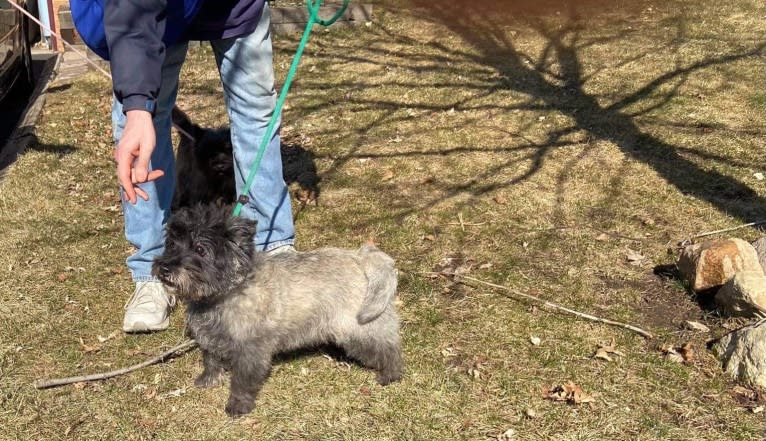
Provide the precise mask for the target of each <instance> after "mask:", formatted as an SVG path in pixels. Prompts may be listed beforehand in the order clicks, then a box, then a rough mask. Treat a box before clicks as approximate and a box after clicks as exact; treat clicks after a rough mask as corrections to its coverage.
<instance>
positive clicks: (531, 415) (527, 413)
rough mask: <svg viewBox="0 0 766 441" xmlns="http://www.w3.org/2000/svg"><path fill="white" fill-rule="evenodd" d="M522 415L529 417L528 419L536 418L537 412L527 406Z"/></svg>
mask: <svg viewBox="0 0 766 441" xmlns="http://www.w3.org/2000/svg"><path fill="white" fill-rule="evenodd" d="M524 415H525V416H526V417H527V418H529V419H530V420H532V419H535V418H537V412H535V410H534V409H532V408H529V407H528V408H527V410H525V411H524Z"/></svg>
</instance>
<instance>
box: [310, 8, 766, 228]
mask: <svg viewBox="0 0 766 441" xmlns="http://www.w3.org/2000/svg"><path fill="white" fill-rule="evenodd" d="M411 3H412V4H413V5H414V9H413V10H410V11H406V12H407V13H410V14H413V15H416V16H417V17H418V18H419V19H422V20H426V21H430V22H433V23H437V24H438V25H439V26H440V27H442V28H445V29H447V30H449V32H451V33H452V35H455V36H457V37H459V38H460V39H461V40H462V42H463V43H464V44H462V45H461V46H459V47H462V48H463V49H455V48H454V45H450V44H449V43H448V42H444V41H441V40H439V39H437V38H434V39H431V40H428V41H419V40H416V39H413V38H412V37H407V36H405V35H402V34H401V33H397V32H395V31H394V30H390V29H386V28H385V27H383V26H381V27H379V28H378V32H380V36H381V41H382V43H381V44H380V45H368V46H367V47H365V48H361V50H360V51H359V52H354V51H349V52H348V53H347V54H344V55H341V56H338V57H337V59H335V60H333V62H334V63H338V64H341V65H343V64H346V63H349V64H350V63H372V61H370V57H366V56H365V52H367V53H371V54H375V55H389V54H388V52H387V51H388V49H387V48H386V44H385V43H384V41H385V40H389V41H391V42H395V43H396V44H399V45H412V46H423V45H426V46H427V47H428V48H430V49H433V51H430V53H427V54H425V53H424V54H423V55H422V56H421V55H418V54H415V55H414V56H413V55H411V54H408V55H407V57H406V58H405V57H397V58H395V61H392V63H394V62H396V61H401V62H403V65H400V66H398V68H400V69H403V70H404V71H405V73H407V74H411V75H417V74H419V73H423V72H429V71H436V70H444V71H449V70H450V69H454V68H453V67H451V63H450V62H451V61H454V60H463V61H468V62H470V63H471V66H472V67H469V68H468V70H467V71H466V70H463V71H461V72H459V74H460V75H461V76H462V77H463V78H465V79H466V81H465V82H464V83H462V84H459V85H457V84H449V83H447V82H445V83H439V84H436V83H434V84H430V85H429V86H430V87H434V88H450V87H454V88H458V87H460V88H464V89H471V90H473V91H474V92H475V95H473V96H471V97H469V98H464V99H459V98H456V99H455V100H454V102H453V103H451V104H450V105H447V106H444V105H431V104H429V103H427V102H420V103H415V104H412V103H404V102H403V101H402V100H398V99H397V97H392V98H390V99H378V100H374V99H362V98H355V97H354V92H353V91H354V90H357V89H362V88H364V87H366V83H365V80H364V79H360V80H358V82H353V83H348V84H344V87H345V88H346V89H347V90H349V91H350V92H349V93H348V94H347V99H345V100H343V101H342V102H343V103H344V105H345V106H347V107H351V108H352V109H353V110H367V109H375V110H376V111H377V116H376V117H375V118H371V120H370V121H369V122H368V123H367V124H366V125H364V126H363V127H361V128H358V129H357V130H356V134H357V135H358V140H357V142H356V144H355V146H354V147H353V148H352V149H351V150H350V151H348V152H347V153H346V154H345V155H343V156H342V157H335V158H333V159H334V161H333V166H332V167H331V168H330V170H328V171H327V172H326V175H327V176H329V175H332V174H333V173H334V172H335V171H336V170H338V169H339V167H341V166H343V164H345V163H346V162H347V161H348V160H350V159H352V158H355V157H360V156H365V155H363V154H360V153H358V152H359V150H360V147H361V146H362V145H364V144H365V142H366V141H367V140H368V135H367V133H368V132H370V131H371V130H372V129H373V128H375V127H379V126H382V125H390V126H395V125H396V124H398V123H399V122H403V121H406V120H408V119H409V117H407V116H402V115H401V114H402V112H400V110H402V109H405V108H406V109H416V110H421V111H447V110H449V109H450V107H451V108H453V109H457V110H461V109H465V110H489V111H492V112H509V111H514V110H516V111H518V110H520V111H536V110H542V111H549V112H558V113H560V114H561V115H564V116H566V117H568V118H569V120H570V121H572V124H571V126H568V127H565V128H556V129H554V130H552V131H550V132H549V133H548V135H547V139H546V140H545V141H544V142H539V141H538V142H534V141H531V140H530V141H529V142H528V143H526V144H524V145H521V146H513V147H508V146H499V147H497V146H496V147H494V148H491V149H490V150H493V149H494V150H503V149H506V150H516V151H525V150H526V151H527V154H525V155H524V156H522V157H514V158H510V159H508V160H507V161H502V160H501V161H498V163H496V164H493V165H492V166H491V167H488V168H487V170H485V171H484V172H483V173H480V174H478V175H477V176H475V178H473V179H470V180H468V181H466V182H462V183H458V184H452V185H451V186H448V187H447V188H446V190H447V195H448V196H447V197H450V195H457V194H459V193H462V192H469V193H471V194H473V195H481V194H485V193H487V192H491V191H494V190H496V189H498V188H503V187H509V186H512V185H514V184H516V183H518V182H521V181H524V180H526V179H529V178H530V177H531V176H533V175H534V174H535V173H537V172H538V171H539V170H540V169H541V167H542V166H543V164H544V163H545V161H546V158H547V157H548V156H549V155H550V153H551V152H553V151H554V150H556V149H558V148H562V147H566V146H569V145H572V143H571V141H568V138H567V137H569V136H571V135H572V134H574V133H577V132H585V133H587V137H588V138H589V139H590V141H607V142H609V143H612V144H613V145H615V146H617V147H618V148H619V149H620V150H621V151H622V152H623V153H624V154H625V155H626V157H627V158H628V159H632V160H636V161H640V162H641V163H644V164H647V165H649V166H650V167H651V168H652V169H653V170H654V171H655V172H656V173H657V174H658V175H659V176H660V177H662V178H663V179H664V180H665V181H666V182H667V183H668V184H669V185H671V186H673V187H675V188H676V189H677V190H678V191H680V192H681V193H683V194H685V195H689V196H692V197H694V198H697V199H699V200H701V201H705V202H707V203H709V204H711V205H712V206H713V207H715V208H716V209H718V210H719V211H721V212H725V213H727V214H729V215H732V216H734V217H736V218H738V219H740V220H743V221H745V220H752V219H753V218H755V217H762V216H764V215H766V200H764V198H763V197H761V196H759V195H758V194H757V193H756V192H755V191H754V190H753V189H752V188H750V187H749V186H748V185H746V184H744V183H742V182H740V181H738V180H737V179H735V178H733V177H731V176H729V175H726V174H724V173H722V172H720V171H718V170H716V169H715V168H714V167H708V166H706V165H700V164H698V163H695V162H694V161H693V160H691V159H689V157H690V156H696V157H697V158H698V159H701V160H705V161H713V162H715V163H718V164H724V165H727V164H728V165H735V166H742V165H744V164H742V163H740V162H738V161H736V160H733V159H729V158H727V157H723V156H720V155H715V154H711V153H704V152H700V151H697V150H693V149H690V148H689V147H688V146H683V145H673V144H671V143H669V142H668V141H665V140H662V139H659V138H658V137H657V136H655V135H652V134H650V133H648V132H647V131H646V130H642V127H641V126H640V125H639V123H638V122H637V121H636V119H637V118H639V117H641V116H643V115H647V114H648V113H649V112H651V111H653V110H656V109H659V108H661V107H663V106H665V105H667V104H668V103H669V102H670V101H671V100H673V99H674V98H676V97H677V96H678V95H679V90H680V89H681V88H682V87H683V86H684V85H685V84H686V82H687V81H688V79H689V77H690V76H691V75H692V74H694V73H695V72H698V71H700V70H702V69H706V68H710V67H715V66H723V65H727V64H730V63H733V62H735V61H737V60H742V59H746V58H749V57H757V56H762V55H763V53H764V48H766V43H764V41H763V40H756V41H753V40H746V41H743V42H740V43H741V44H738V45H737V46H738V47H739V48H735V49H730V50H728V51H726V52H724V53H721V51H717V52H716V53H715V54H714V55H712V54H711V55H709V56H707V57H705V58H704V59H700V60H697V61H694V62H686V63H684V62H681V61H677V62H676V65H675V66H670V68H669V69H668V70H667V71H665V72H664V73H661V74H660V75H658V76H656V77H654V78H651V79H649V80H648V81H645V83H643V84H636V85H630V86H631V87H630V90H632V92H626V93H621V94H619V95H618V96H617V97H616V98H612V99H605V97H604V96H599V95H595V94H594V93H592V92H589V89H590V88H589V84H588V82H589V81H590V80H591V79H592V78H593V77H594V76H595V75H597V74H599V73H603V72H602V71H603V70H605V69H608V68H616V67H619V65H624V64H628V63H640V62H641V61H642V60H643V59H644V58H646V57H648V56H650V55H651V54H652V51H667V52H669V53H671V54H672V53H673V51H677V50H678V47H679V46H680V45H681V44H682V43H683V42H684V41H685V39H686V38H687V29H686V21H685V19H684V16H683V11H679V12H678V13H677V14H675V15H671V16H670V17H668V18H666V19H665V20H664V22H665V23H667V25H668V27H669V29H670V30H669V31H668V32H669V33H670V35H669V36H668V37H667V38H664V39H663V40H662V41H660V42H658V47H654V48H648V49H647V50H646V52H643V53H632V54H625V55H623V56H622V57H621V60H620V62H619V63H618V66H603V67H600V68H597V69H592V68H591V69H585V68H584V67H583V65H584V62H585V60H584V59H583V57H585V55H583V53H584V51H585V50H586V49H588V48H589V47H591V46H594V45H603V44H610V43H612V42H615V43H616V42H619V41H620V40H621V39H624V38H627V37H629V36H630V35H632V34H634V33H635V32H639V31H638V30H637V29H634V28H632V27H631V26H628V25H627V24H626V25H625V26H620V25H619V20H617V22H618V25H616V26H610V27H609V28H608V29H607V30H605V31H604V32H603V33H600V34H599V33H597V34H596V35H593V34H594V33H593V32H585V31H586V30H587V29H586V26H589V25H590V22H589V21H588V20H584V19H583V18H582V16H581V14H585V13H587V12H590V11H593V10H594V9H599V8H607V9H609V8H611V9H613V10H614V9H615V8H616V6H614V5H612V4H611V2H605V1H603V0H585V1H578V2H564V1H562V0H550V1H541V2H533V1H525V0H523V1H492V0H476V1H472V2H461V1H457V2H449V3H444V2H439V3H437V2H431V1H427V0H412V2H411ZM620 7H624V5H622V6H620ZM642 7H643V5H642V2H638V3H636V4H634V5H631V6H628V8H633V10H631V11H625V14H626V15H630V14H631V13H635V11H636V10H639V11H640V9H641V8H642ZM583 11H585V12H583ZM618 12H619V11H618ZM511 25H516V26H517V27H519V28H522V29H524V31H533V32H535V33H536V36H537V37H542V38H543V39H544V41H545V47H544V48H543V50H542V51H541V52H540V53H538V54H535V55H532V54H530V53H529V50H527V49H524V48H522V47H520V46H519V44H518V42H517V41H514V37H513V35H514V34H513V33H512V32H509V26H511ZM726 38H727V37H726V36H722V37H721V39H722V40H725V39H726ZM465 44H467V45H468V48H469V49H465ZM660 44H661V45H662V46H661V47H659V45H660ZM318 46H319V48H315V49H314V51H316V52H322V50H323V48H322V44H321V43H320V44H319V45H318ZM433 52H436V53H437V55H433ZM389 58H391V57H390V56H389ZM670 59H672V57H670ZM425 62H430V64H429V65H425V66H424V64H425ZM380 63H387V62H380ZM384 67H385V66H384ZM455 73H456V74H457V73H458V72H455ZM408 78H409V77H408V76H407V75H403V76H402V78H401V79H399V80H395V81H394V82H392V83H391V84H390V85H391V86H397V87H412V88H415V87H419V85H418V83H417V82H415V81H410V80H409V79H408ZM301 87H308V88H309V89H316V90H325V89H326V88H327V87H330V86H328V85H327V84H322V83H321V82H320V81H312V80H311V79H307V80H304V81H303V82H302V83H301ZM498 91H511V92H514V93H516V94H518V95H522V96H525V97H527V98H526V100H525V101H523V102H521V103H515V104H513V105H511V106H502V105H495V104H487V103H485V102H481V99H482V98H484V97H487V96H489V95H491V94H493V93H496V92H498ZM335 105H336V103H335V102H329V103H327V102H325V103H317V102H316V101H314V102H313V103H312V104H307V105H305V106H303V107H301V110H302V111H304V112H312V111H316V110H322V109H327V108H332V107H333V106H335ZM471 123H472V124H475V126H474V128H475V129H476V130H481V127H482V126H484V127H483V129H485V130H502V128H497V127H487V126H488V125H489V126H491V124H487V122H486V121H478V120H474V121H471ZM671 124H675V125H678V124H680V125H681V126H682V127H683V126H684V123H679V122H677V121H673V122H671ZM688 127H689V128H690V129H693V130H703V131H704V130H712V127H713V126H704V127H701V126H694V125H692V124H689V125H688ZM424 130H428V128H427V127H426V128H424ZM523 130H524V127H522V128H521V129H519V130H517V131H518V132H521V133H523ZM326 134H327V135H332V134H333V130H332V129H328V130H327V132H326ZM403 136H406V133H405V134H404V135H403ZM590 144H593V143H592V142H591V143H590ZM472 148H473V147H472V146H464V147H461V148H452V149H445V150H444V151H440V152H439V153H438V154H443V155H449V154H454V153H459V152H462V151H468V150H470V149H472ZM590 148H592V146H588V147H587V148H586V149H585V152H584V153H583V154H582V155H580V156H578V157H576V158H573V159H572V160H570V161H569V163H568V164H567V165H566V166H565V167H564V170H562V171H561V172H560V175H559V179H558V183H557V187H558V188H557V192H558V193H559V197H562V193H563V192H564V187H565V183H566V180H567V176H568V174H569V171H571V170H572V169H573V168H574V167H575V166H576V165H577V164H578V162H579V161H580V160H581V159H582V158H583V157H584V156H586V155H587V151H588V149H590ZM482 150H483V151H487V149H484V148H482ZM433 154H437V153H435V152H434V151H433V150H430V151H423V150H418V149H417V148H415V149H412V150H407V149H403V150H402V151H401V152H400V153H399V155H401V156H414V155H423V156H425V155H433ZM368 156H369V155H368ZM522 162H524V163H527V164H529V166H528V167H527V169H526V171H524V172H523V173H521V174H519V175H518V176H516V177H514V178H513V179H512V180H509V181H507V182H500V183H498V182H496V181H495V180H492V179H490V178H491V177H493V176H494V175H496V174H498V173H499V172H500V171H501V170H504V169H507V168H509V167H511V166H516V167H518V166H519V164H520V163H522ZM620 179H621V177H620V176H615V177H614V180H615V184H619V183H620ZM615 187H618V185H616V186H615ZM614 191H618V190H617V189H616V188H615V190H614ZM616 195H617V194H615V196H616ZM443 198H444V197H443V196H442V199H440V200H443ZM440 200H436V199H434V200H432V201H430V202H427V203H424V204H420V205H419V206H417V207H409V208H405V207H400V210H399V211H397V214H398V215H400V216H405V215H407V214H409V213H411V212H413V211H416V210H418V211H419V210H423V209H427V208H428V207H430V206H433V205H436V204H438V203H439V202H440Z"/></svg>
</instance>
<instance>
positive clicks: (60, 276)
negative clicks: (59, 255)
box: [56, 273, 69, 282]
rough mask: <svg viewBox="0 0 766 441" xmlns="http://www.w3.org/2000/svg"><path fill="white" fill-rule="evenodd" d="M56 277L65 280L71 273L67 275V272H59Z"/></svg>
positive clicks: (60, 280)
mask: <svg viewBox="0 0 766 441" xmlns="http://www.w3.org/2000/svg"><path fill="white" fill-rule="evenodd" d="M56 278H57V279H58V280H59V282H65V281H66V279H68V278H69V275H67V273H59V274H58V276H56Z"/></svg>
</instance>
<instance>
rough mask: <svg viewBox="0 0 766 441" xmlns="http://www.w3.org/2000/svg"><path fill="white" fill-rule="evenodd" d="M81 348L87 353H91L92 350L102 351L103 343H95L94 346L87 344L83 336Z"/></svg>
mask: <svg viewBox="0 0 766 441" xmlns="http://www.w3.org/2000/svg"><path fill="white" fill-rule="evenodd" d="M80 349H82V351H83V352H85V353H86V354H89V353H91V352H98V351H100V350H101V345H100V344H95V345H92V346H90V345H86V344H85V342H84V341H83V340H82V337H80Z"/></svg>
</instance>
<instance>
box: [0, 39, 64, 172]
mask: <svg viewBox="0 0 766 441" xmlns="http://www.w3.org/2000/svg"><path fill="white" fill-rule="evenodd" d="M51 58H53V61H51V60H48V61H46V63H45V66H44V67H43V69H42V71H41V72H40V79H43V78H44V79H45V80H44V81H38V82H37V84H36V85H35V88H34V90H33V91H32V95H31V97H30V99H29V104H27V107H26V109H24V113H23V114H22V115H23V116H22V117H21V119H20V120H19V124H18V126H17V127H16V128H15V129H14V130H13V132H12V133H11V136H9V137H8V141H6V143H5V146H3V148H2V150H0V152H2V153H0V180H2V179H3V177H4V176H5V173H6V172H7V170H8V168H9V166H10V165H11V164H13V163H14V162H15V161H16V158H18V156H19V155H20V154H21V153H22V152H24V150H26V148H27V146H28V145H29V144H30V142H32V141H33V140H34V139H35V124H36V123H37V120H38V119H39V117H40V114H41V113H42V110H43V106H44V105H45V97H46V93H47V92H48V87H49V86H50V84H51V82H52V81H53V79H54V78H55V76H56V72H58V69H59V65H60V64H61V60H62V58H63V57H62V55H61V54H60V53H57V54H54V55H53V56H52V57H51Z"/></svg>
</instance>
